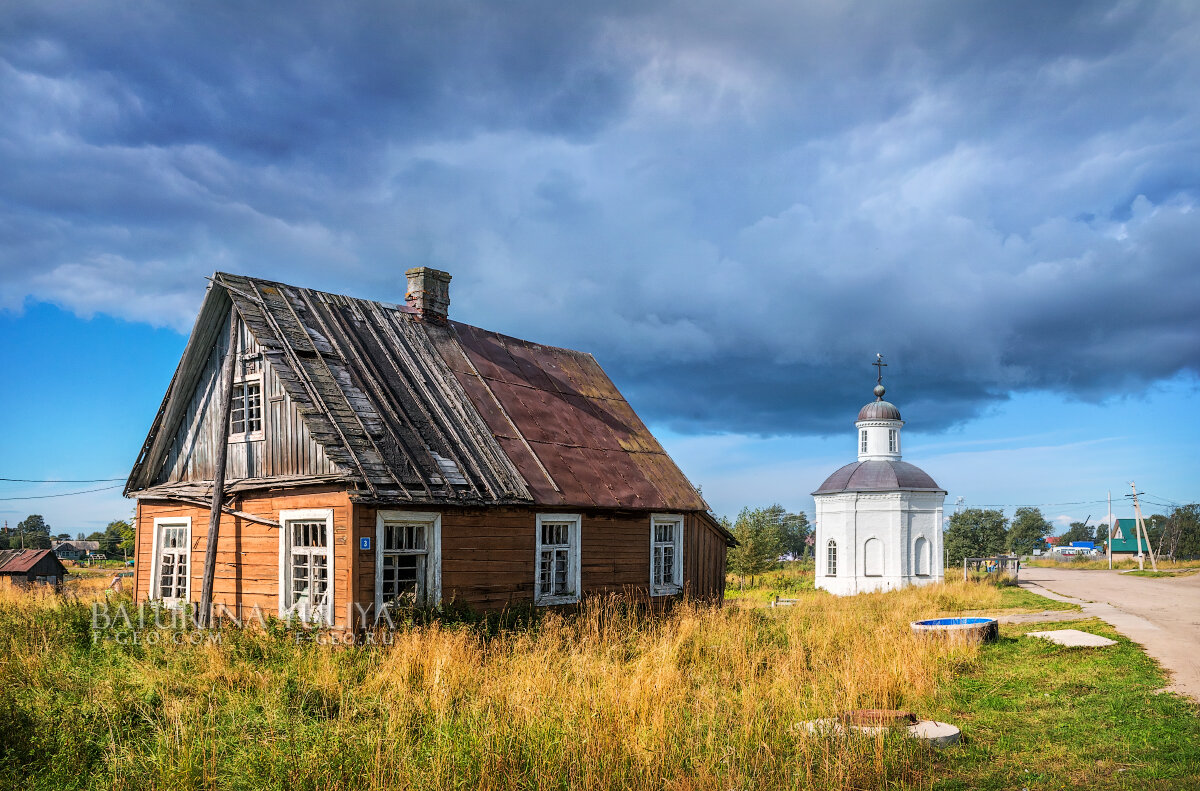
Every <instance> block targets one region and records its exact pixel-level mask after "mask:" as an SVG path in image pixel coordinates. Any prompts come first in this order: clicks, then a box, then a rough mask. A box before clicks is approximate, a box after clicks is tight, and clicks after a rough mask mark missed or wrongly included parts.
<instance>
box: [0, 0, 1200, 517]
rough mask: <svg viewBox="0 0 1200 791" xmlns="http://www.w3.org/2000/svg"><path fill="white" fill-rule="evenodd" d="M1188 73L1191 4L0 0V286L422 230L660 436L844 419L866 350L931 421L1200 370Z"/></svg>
mask: <svg viewBox="0 0 1200 791" xmlns="http://www.w3.org/2000/svg"><path fill="white" fill-rule="evenodd" d="M1197 85H1200V6H1196V5H1194V4H1192V3H1185V2H1176V3H1171V2H1164V3H1149V2H1145V3H1144V2H1125V1H1121V2H1107V3H1105V2H1090V3H1071V2H1055V3H1045V2H1024V3H1022V2H1008V3H962V2H923V3H903V4H900V3H879V2H836V3H834V2H800V3H796V2H762V1H755V0H750V1H749V2H741V3H728V2H717V1H715V0H714V1H712V2H704V1H703V0H700V1H699V2H687V3H670V2H657V3H646V2H609V3H588V4H581V3H561V2H506V3H483V2H456V1H451V2H437V3H420V4H418V3H402V2H387V3H383V2H380V3H345V4H332V3H323V2H322V3H318V2H312V3H308V4H304V3H297V4H292V5H291V6H290V7H289V9H288V10H287V11H286V12H285V11H283V10H282V9H281V7H277V6H275V5H267V4H245V3H232V2H230V3H219V2H205V3H196V2H188V3H167V2H136V1H127V2H86V3H85V2H75V3H62V2H47V0H37V2H21V1H20V0H8V2H6V3H5V4H4V8H3V10H2V11H0V310H2V311H4V312H5V313H4V315H5V316H6V317H7V319H6V321H8V322H9V325H6V326H10V327H13V326H17V324H19V323H20V321H22V320H31V319H28V318H27V317H29V316H31V315H34V313H31V312H30V311H31V308H33V307H36V306H39V305H43V304H49V305H53V306H56V307H57V308H58V309H61V310H63V311H65V312H66V313H67V314H70V315H72V316H75V317H78V318H79V319H80V320H81V321H84V320H87V319H89V318H91V317H93V316H100V317H111V318H113V319H117V320H123V321H126V322H133V323H135V324H136V326H142V327H145V332H147V333H161V332H162V331H163V330H168V331H171V333H170V334H171V335H172V336H175V335H176V334H177V333H186V332H187V331H188V329H189V328H190V326H191V322H192V320H193V319H194V316H195V311H196V308H197V307H198V305H199V302H200V300H201V298H202V296H203V291H204V286H205V281H204V277H205V276H206V275H209V274H211V273H212V272H213V271H214V270H223V271H233V272H240V273H247V274H253V275H258V276H262V277H269V278H274V279H278V280H282V281H285V282H291V283H295V284H298V285H306V286H311V287H315V288H323V289H326V290H331V291H338V292H342V293H350V294H353V295H356V296H364V297H374V298H378V299H383V300H388V301H401V300H402V299H403V292H404V278H403V270H404V269H405V268H407V267H409V266H414V265H428V266H434V267H437V268H441V269H445V270H448V271H450V272H451V273H452V274H453V275H454V281H453V284H452V288H451V298H452V306H451V314H452V316H453V317H455V318H457V319H459V320H462V321H465V322H468V323H471V324H476V325H480V326H483V327H487V328H489V329H495V330H499V331H503V332H507V333H509V334H513V335H517V336H520V337H525V338H529V339H533V340H537V341H541V342H545V343H550V344H556V345H563V346H569V347H573V348H579V349H584V350H587V351H590V352H592V353H593V354H595V356H596V357H597V359H598V360H599V361H600V362H601V363H602V364H603V365H604V366H605V368H606V370H608V372H609V373H610V375H611V376H612V378H613V379H614V380H615V381H616V382H617V384H618V385H619V386H620V387H621V388H622V390H623V391H624V392H625V394H626V395H627V396H628V397H629V399H630V400H631V401H632V402H633V403H634V405H635V407H636V408H638V410H639V412H640V413H641V414H642V415H643V417H644V418H645V419H646V420H647V421H648V422H650V423H651V424H652V425H654V426H655V427H656V428H658V429H659V430H661V431H663V432H664V433H666V434H667V435H669V436H670V437H673V438H678V440H677V441H678V442H679V447H680V448H685V447H690V445H689V443H693V442H696V441H702V440H703V438H705V437H717V436H720V437H730V436H733V437H739V438H743V439H744V441H745V442H747V443H771V442H775V441H777V440H780V439H784V440H789V441H790V439H793V438H794V439H795V440H796V442H798V443H800V444H799V445H795V446H794V447H802V446H803V442H804V441H806V440H805V439H804V438H821V437H831V436H833V435H834V434H843V433H845V432H846V429H847V425H848V423H847V421H848V420H849V419H852V416H853V413H854V411H855V410H856V409H857V406H858V405H859V404H861V403H862V402H863V401H865V400H867V399H868V398H869V393H870V387H871V386H872V385H873V384H874V381H873V373H874V371H873V369H871V368H870V367H869V363H870V361H871V360H872V359H873V358H874V354H875V353H876V352H883V353H884V354H885V356H886V357H887V359H888V361H889V368H888V369H887V383H888V384H889V394H890V395H894V397H895V399H896V400H897V402H898V403H902V405H903V407H904V412H905V417H906V419H907V420H908V422H909V430H910V431H916V432H926V433H928V434H929V435H930V436H937V434H938V433H939V432H944V431H946V430H951V431H960V430H964V427H967V429H969V427H970V426H971V425H972V421H975V420H986V419H987V417H988V416H989V415H992V414H994V412H995V410H997V409H1001V410H1002V409H1004V408H1005V405H1006V404H1008V405H1011V404H1012V403H1026V402H1025V401H1022V399H1034V400H1035V401H1037V403H1039V404H1055V405H1063V404H1068V405H1069V404H1078V405H1080V408H1081V409H1092V408H1103V407H1104V406H1105V405H1106V404H1113V403H1118V402H1120V403H1128V402H1129V400H1130V399H1132V400H1133V401H1134V402H1138V400H1139V399H1141V400H1142V402H1143V403H1145V399H1147V398H1150V397H1151V394H1153V393H1154V392H1157V391H1156V390H1155V388H1161V387H1163V386H1169V387H1170V388H1174V389H1173V390H1172V391H1171V392H1172V393H1175V394H1176V396H1178V397H1180V398H1183V397H1184V396H1181V395H1179V394H1180V393H1184V394H1186V395H1187V397H1194V395H1195V392H1196V381H1197V380H1196V377H1197V373H1198V371H1200V362H1198V360H1200V266H1198V260H1197V258H1198V256H1200V252H1198V251H1200V213H1198V212H1197V211H1196V202H1197V198H1198V196H1200V131H1198V130H1200V91H1198V90H1197V89H1196V86H1197ZM37 315H40V314H37ZM22 317H26V319H22ZM153 328H162V329H158V330H155V329H153ZM26 329H28V328H26ZM16 332H17V331H16V330H12V329H10V330H9V335H8V336H7V337H9V338H10V340H9V341H8V343H10V344H11V343H12V342H13V341H12V340H11V339H12V338H15V337H17V336H16V334H15V333H16ZM135 334H136V333H135ZM155 337H160V336H158V335H156V336H155ZM179 337H180V338H181V337H182V336H179ZM133 343H134V344H135V345H136V344H137V341H134V342H133ZM181 344H182V341H180V345H181ZM9 351H10V352H11V351H12V350H11V348H10V350H9ZM173 354H174V357H173V358H171V359H169V360H168V361H167V362H166V363H165V364H164V369H165V370H167V373H166V375H165V376H166V377H167V378H169V369H170V368H171V367H173V365H174V363H175V361H176V360H177V353H175V352H173ZM168 356H169V355H168ZM13 359H15V357H13V356H11V355H10V356H9V360H10V366H11V362H12V360H13ZM10 373H11V371H10ZM156 376H159V378H158V379H155V380H154V381H153V382H152V386H149V388H148V389H149V390H157V393H158V394H157V395H155V396H154V397H153V399H151V400H152V401H154V404H153V405H152V406H151V407H149V410H150V412H151V414H145V415H143V414H140V413H138V414H135V415H134V416H133V418H131V420H132V421H133V422H134V423H135V424H138V425H141V424H143V423H144V424H145V425H148V424H149V420H150V419H151V417H152V412H153V409H154V407H155V406H156V405H157V400H156V399H157V398H158V397H160V396H161V392H162V389H163V388H164V387H165V380H163V379H162V378H161V376H162V375H161V374H156ZM1164 383H1168V384H1167V385H1164ZM118 404H119V399H117V398H115V397H114V399H113V409H121V408H124V409H130V410H132V409H134V407H133V406H125V407H121V406H119V405H118ZM1056 408H1057V407H1056ZM1147 408H1149V407H1147ZM137 409H144V407H142V406H141V405H140V404H139V405H138V406H137ZM1039 409H1040V407H1039ZM1035 411H1036V410H1035ZM1066 411H1067V412H1068V413H1070V410H1066ZM1088 414H1092V413H1091V412H1089V413H1088ZM1095 414H1097V415H1103V411H1100V412H1096V413H1095ZM1098 419H1099V418H1098ZM1033 422H1036V420H1034V421H1033ZM1021 423H1022V418H1021V417H1020V416H1017V415H1014V416H1012V424H1011V425H1010V426H1009V427H1008V428H1002V429H997V433H1004V432H1007V433H1009V434H1017V433H1020V428H1021ZM9 429H10V430H9V431H7V432H6V433H5V436H6V437H9V436H15V435H16V434H17V433H18V432H16V430H15V429H14V428H13V427H12V426H10V427H9ZM140 431H142V432H143V433H144V429H140ZM133 433H137V432H133ZM1198 433H1200V432H1198V431H1197V429H1196V421H1195V419H1194V418H1193V419H1191V420H1190V422H1189V423H1188V425H1187V426H1186V430H1185V436H1187V437H1195V436H1197V434H1198ZM698 438H699V439H698ZM140 441H141V437H140V436H138V437H136V438H134V439H133V440H131V441H130V444H131V445H132V446H134V450H133V452H136V446H140ZM814 441H815V440H814ZM839 441H841V440H839ZM668 444H669V443H668ZM683 452H684V451H682V450H681V451H679V452H678V453H677V455H679V453H683ZM793 455H794V454H793ZM1188 458H1192V457H1188ZM1190 464H1191V465H1192V466H1191V469H1192V470H1193V472H1195V471H1197V469H1196V464H1195V461H1194V458H1192V461H1191V462H1190ZM9 469H11V465H6V464H0V472H3V471H6V470H9ZM125 471H126V470H124V469H121V470H119V472H122V473H123V472H125ZM10 477H21V476H15V475H14V476H10ZM26 477H36V476H34V475H30V476H26ZM80 477H86V476H80ZM1192 477H1195V476H1192ZM816 483H819V479H818V480H817V481H814V482H803V483H801V484H799V487H800V488H801V489H803V490H804V491H809V490H811V488H815V484H816ZM1192 494H1193V493H1192V492H1182V491H1181V492H1179V495H1180V496H1191V495H1192ZM981 496H983V497H986V495H981ZM1012 496H1013V497H1016V496H1018V495H1017V494H1013V495H1012ZM730 497H731V500H730V502H732V495H731V496H730Z"/></svg>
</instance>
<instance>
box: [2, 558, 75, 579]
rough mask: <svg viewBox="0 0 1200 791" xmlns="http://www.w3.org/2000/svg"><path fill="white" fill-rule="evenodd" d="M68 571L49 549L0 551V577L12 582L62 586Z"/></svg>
mask: <svg viewBox="0 0 1200 791" xmlns="http://www.w3.org/2000/svg"><path fill="white" fill-rule="evenodd" d="M66 576H67V569H66V567H65V566H63V564H62V562H61V561H60V560H59V559H58V557H56V556H55V554H54V552H52V551H51V550H49V549H5V550H0V577H3V578H7V579H8V580H10V581H12V582H18V583H33V582H43V583H46V584H53V585H61V584H62V583H63V580H64V579H65V578H66Z"/></svg>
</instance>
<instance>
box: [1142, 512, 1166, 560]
mask: <svg viewBox="0 0 1200 791" xmlns="http://www.w3.org/2000/svg"><path fill="white" fill-rule="evenodd" d="M1145 520H1146V537H1147V538H1149V539H1150V546H1152V547H1154V552H1155V554H1157V553H1158V551H1159V548H1160V547H1161V546H1162V542H1163V535H1164V534H1165V533H1166V532H1167V524H1168V523H1169V522H1170V521H1171V520H1170V519H1169V518H1167V517H1166V516H1164V515H1163V514H1151V515H1150V516H1147V517H1146V518H1145Z"/></svg>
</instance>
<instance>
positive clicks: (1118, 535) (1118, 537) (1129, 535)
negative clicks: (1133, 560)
mask: <svg viewBox="0 0 1200 791" xmlns="http://www.w3.org/2000/svg"><path fill="white" fill-rule="evenodd" d="M1137 534H1138V529H1137V520H1136V519H1118V520H1117V523H1116V524H1115V525H1114V526H1113V529H1112V535H1111V537H1110V539H1109V540H1110V541H1111V542H1112V550H1111V551H1113V552H1135V553H1136V552H1137V551H1138V545H1139V544H1140V545H1141V548H1142V552H1143V553H1144V552H1145V551H1146V546H1147V545H1146V539H1144V538H1142V537H1141V536H1139V535H1137Z"/></svg>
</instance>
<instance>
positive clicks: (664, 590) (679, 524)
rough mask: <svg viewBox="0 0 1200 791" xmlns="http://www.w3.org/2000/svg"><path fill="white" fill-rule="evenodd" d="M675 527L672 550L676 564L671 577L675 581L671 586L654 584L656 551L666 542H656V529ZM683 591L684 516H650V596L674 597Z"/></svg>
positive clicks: (674, 563)
mask: <svg viewBox="0 0 1200 791" xmlns="http://www.w3.org/2000/svg"><path fill="white" fill-rule="evenodd" d="M666 524H670V525H674V526H675V532H674V535H673V536H672V541H671V544H672V548H673V550H674V552H673V555H674V562H673V563H672V568H671V577H672V579H674V580H675V582H673V583H672V584H670V585H658V586H656V585H655V584H654V549H655V547H656V546H657V545H659V544H663V545H665V543H666V542H659V541H655V540H654V532H655V531H654V528H655V527H657V526H658V525H666ZM682 590H683V516H682V515H681V514H651V515H650V595H651V596H673V595H674V594H676V593H679V592H680V591H682Z"/></svg>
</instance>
